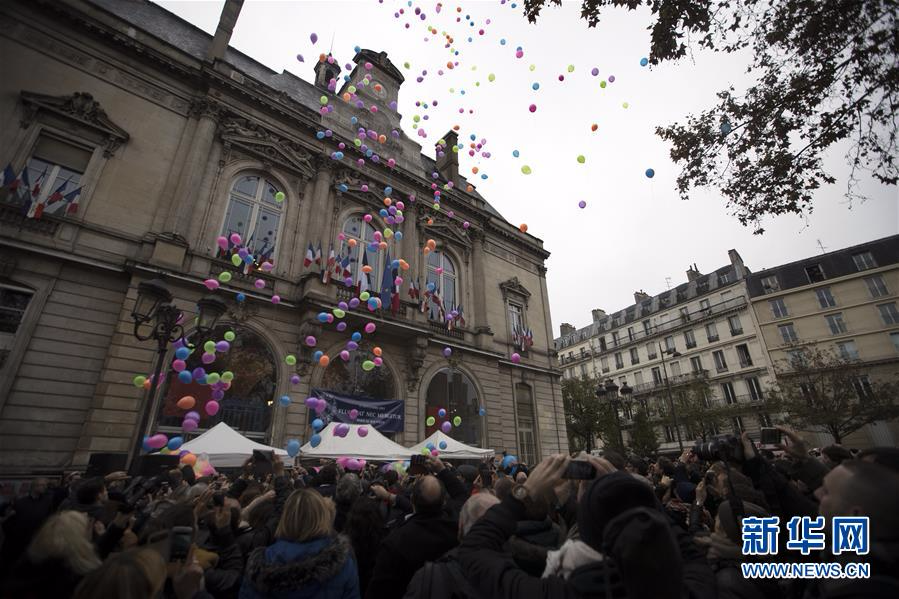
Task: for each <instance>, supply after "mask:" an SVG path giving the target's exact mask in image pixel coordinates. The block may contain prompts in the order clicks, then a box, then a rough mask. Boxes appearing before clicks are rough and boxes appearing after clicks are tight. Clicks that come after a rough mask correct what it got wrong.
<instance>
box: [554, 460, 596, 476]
mask: <svg viewBox="0 0 899 599" xmlns="http://www.w3.org/2000/svg"><path fill="white" fill-rule="evenodd" d="M562 478H567V479H569V480H591V479H594V478H596V468H595V467H594V466H593V464H591V463H590V462H588V461H586V460H571V461H570V462H568V466H567V467H566V468H565V473H564V474H562Z"/></svg>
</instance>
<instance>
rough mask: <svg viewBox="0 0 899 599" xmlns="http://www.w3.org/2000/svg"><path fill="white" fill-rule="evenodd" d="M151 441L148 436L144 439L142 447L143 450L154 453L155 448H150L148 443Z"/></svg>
mask: <svg viewBox="0 0 899 599" xmlns="http://www.w3.org/2000/svg"><path fill="white" fill-rule="evenodd" d="M149 441H150V437H146V436H145V437H144V442H143V445H142V446H141V447H142V449H143V450H144V451H153V448H152V447H150V446H149V445H147V443H148V442H149Z"/></svg>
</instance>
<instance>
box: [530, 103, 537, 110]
mask: <svg viewBox="0 0 899 599" xmlns="http://www.w3.org/2000/svg"><path fill="white" fill-rule="evenodd" d="M528 110H530V111H531V112H537V105H536V104H531V105H530V106H528Z"/></svg>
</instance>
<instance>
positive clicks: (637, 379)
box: [634, 370, 643, 387]
mask: <svg viewBox="0 0 899 599" xmlns="http://www.w3.org/2000/svg"><path fill="white" fill-rule="evenodd" d="M642 386H643V371H642V370H638V371H637V372H635V373H634V387H642Z"/></svg>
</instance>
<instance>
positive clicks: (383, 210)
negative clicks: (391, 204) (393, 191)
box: [378, 208, 390, 218]
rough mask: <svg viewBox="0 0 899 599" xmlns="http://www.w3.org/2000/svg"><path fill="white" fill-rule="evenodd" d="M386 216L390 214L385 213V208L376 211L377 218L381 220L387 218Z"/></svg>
mask: <svg viewBox="0 0 899 599" xmlns="http://www.w3.org/2000/svg"><path fill="white" fill-rule="evenodd" d="M388 214H390V213H389V212H387V209H386V208H381V209H380V210H378V216H380V217H381V218H387V215H388Z"/></svg>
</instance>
